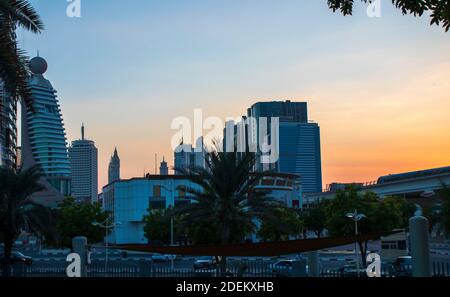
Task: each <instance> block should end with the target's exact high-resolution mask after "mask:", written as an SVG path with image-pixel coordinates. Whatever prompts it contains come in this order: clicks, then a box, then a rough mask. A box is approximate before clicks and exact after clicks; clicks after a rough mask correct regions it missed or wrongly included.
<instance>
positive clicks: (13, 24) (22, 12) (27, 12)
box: [0, 0, 44, 111]
mask: <svg viewBox="0 0 450 297" xmlns="http://www.w3.org/2000/svg"><path fill="white" fill-rule="evenodd" d="M17 27H20V28H23V29H25V30H28V31H31V32H33V33H40V32H41V30H43V29H44V25H43V23H42V21H41V19H40V17H39V15H38V13H37V12H36V11H35V10H34V8H33V6H32V5H31V4H30V3H29V1H26V0H0V81H3V83H4V85H5V89H6V91H7V92H8V93H9V94H10V95H11V96H12V98H14V99H15V100H17V99H19V98H21V99H22V100H23V101H24V102H25V104H26V105H27V106H28V107H29V108H30V109H32V100H31V93H30V90H29V88H28V84H27V80H28V75H29V68H28V58H27V57H26V56H25V53H24V51H23V50H21V49H19V48H18V46H17V39H16V28H17ZM0 111H1V106H0Z"/></svg>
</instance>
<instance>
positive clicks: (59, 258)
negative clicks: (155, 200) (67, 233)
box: [18, 242, 450, 270]
mask: <svg viewBox="0 0 450 297" xmlns="http://www.w3.org/2000/svg"><path fill="white" fill-rule="evenodd" d="M431 247H432V249H431V250H430V253H431V260H432V262H439V263H449V264H450V246H449V245H431ZM378 248H379V243H377V242H374V243H370V244H369V247H368V250H369V251H378ZM18 250H20V251H22V252H23V253H24V254H25V255H28V256H31V257H33V259H34V263H33V267H39V268H41V267H42V268H46V267H62V266H66V265H67V263H66V257H67V255H68V254H69V253H70V251H69V250H43V251H41V252H40V251H39V250H38V249H36V248H31V249H30V248H28V249H27V248H19V249H18ZM295 256H296V255H288V256H285V257H282V258H285V259H289V258H294V257H295ZM304 256H306V255H304ZM319 257H320V262H321V268H322V269H332V270H334V269H338V268H340V267H342V266H344V265H346V264H348V263H350V262H353V261H354V259H355V256H354V245H347V246H341V247H336V248H333V249H329V250H323V251H320V253H319ZM282 258H276V257H267V258H256V257H250V258H242V257H241V258H240V257H230V260H231V261H232V260H233V259H236V260H241V261H242V260H244V261H246V260H249V261H255V262H256V261H259V262H261V261H263V262H264V265H265V264H267V265H270V264H273V263H275V262H276V261H278V260H280V259H282ZM104 259H105V250H104V248H93V249H92V253H91V260H92V261H94V262H97V263H98V262H100V261H104ZM108 259H109V260H110V261H112V262H117V263H124V264H130V265H138V264H139V262H142V261H144V262H148V263H149V265H151V254H146V253H135V252H127V257H126V258H124V257H123V253H122V252H121V251H119V250H112V249H110V250H109V251H108ZM194 262H195V257H181V258H180V259H177V260H176V261H174V264H173V265H174V267H175V268H176V269H183V270H190V269H192V267H193V264H194ZM153 265H154V267H159V268H167V269H169V268H170V267H171V265H172V263H171V262H170V261H168V262H163V263H153Z"/></svg>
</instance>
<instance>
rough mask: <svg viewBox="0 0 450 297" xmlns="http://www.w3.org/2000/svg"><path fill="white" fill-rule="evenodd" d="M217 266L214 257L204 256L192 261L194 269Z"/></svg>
mask: <svg viewBox="0 0 450 297" xmlns="http://www.w3.org/2000/svg"><path fill="white" fill-rule="evenodd" d="M216 266H217V260H216V257H211V256H205V257H201V258H199V259H197V260H196V261H195V263H194V270H199V269H215V268H216Z"/></svg>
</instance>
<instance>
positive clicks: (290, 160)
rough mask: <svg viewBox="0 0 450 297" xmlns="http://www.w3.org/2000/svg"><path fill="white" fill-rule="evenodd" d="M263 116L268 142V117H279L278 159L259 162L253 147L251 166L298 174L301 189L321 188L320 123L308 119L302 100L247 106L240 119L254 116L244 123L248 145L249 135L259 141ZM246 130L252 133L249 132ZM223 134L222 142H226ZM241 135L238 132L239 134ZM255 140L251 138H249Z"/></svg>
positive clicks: (258, 168) (308, 191) (258, 150)
mask: <svg viewBox="0 0 450 297" xmlns="http://www.w3.org/2000/svg"><path fill="white" fill-rule="evenodd" d="M261 117H265V118H267V125H268V126H267V132H268V134H267V135H268V137H269V142H272V141H273V139H272V137H271V134H270V132H271V129H270V125H271V118H273V117H275V118H279V131H278V136H279V139H278V145H277V147H278V152H279V157H278V161H277V162H274V163H271V164H263V163H262V162H261V156H262V153H261V150H260V147H258V149H257V151H256V156H257V159H256V164H255V169H256V170H258V171H262V170H274V171H276V172H280V173H290V174H296V175H299V176H300V180H301V184H302V191H303V193H313V192H321V191H322V161H321V148H320V127H319V125H318V124H317V123H312V122H309V121H308V110H307V103H306V102H291V101H272V102H258V103H255V104H253V105H252V106H251V107H250V108H248V110H247V116H245V117H243V119H242V120H243V121H246V120H247V119H249V118H254V119H256V121H254V124H252V122H251V121H248V122H247V123H246V124H245V127H246V129H245V139H244V141H245V142H246V145H247V146H248V143H249V137H250V138H251V139H254V138H255V136H256V139H257V140H258V141H259V138H260V134H261V131H260V127H259V125H260V122H259V120H260V118H261ZM237 130H238V129H236V127H235V129H234V134H233V133H232V134H233V137H234V140H236V139H237V138H238V137H237V136H236V133H237ZM249 134H252V135H251V136H249ZM229 137H231V135H230V136H229ZM226 138H227V136H226V135H224V143H226V142H227V139H226ZM240 138H242V135H241V136H240ZM253 141H255V140H253Z"/></svg>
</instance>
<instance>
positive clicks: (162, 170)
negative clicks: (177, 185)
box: [159, 157, 169, 175]
mask: <svg viewBox="0 0 450 297" xmlns="http://www.w3.org/2000/svg"><path fill="white" fill-rule="evenodd" d="M159 174H160V175H169V168H168V167H167V162H166V161H165V160H164V157H163V161H162V162H161V165H160V166H159Z"/></svg>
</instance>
